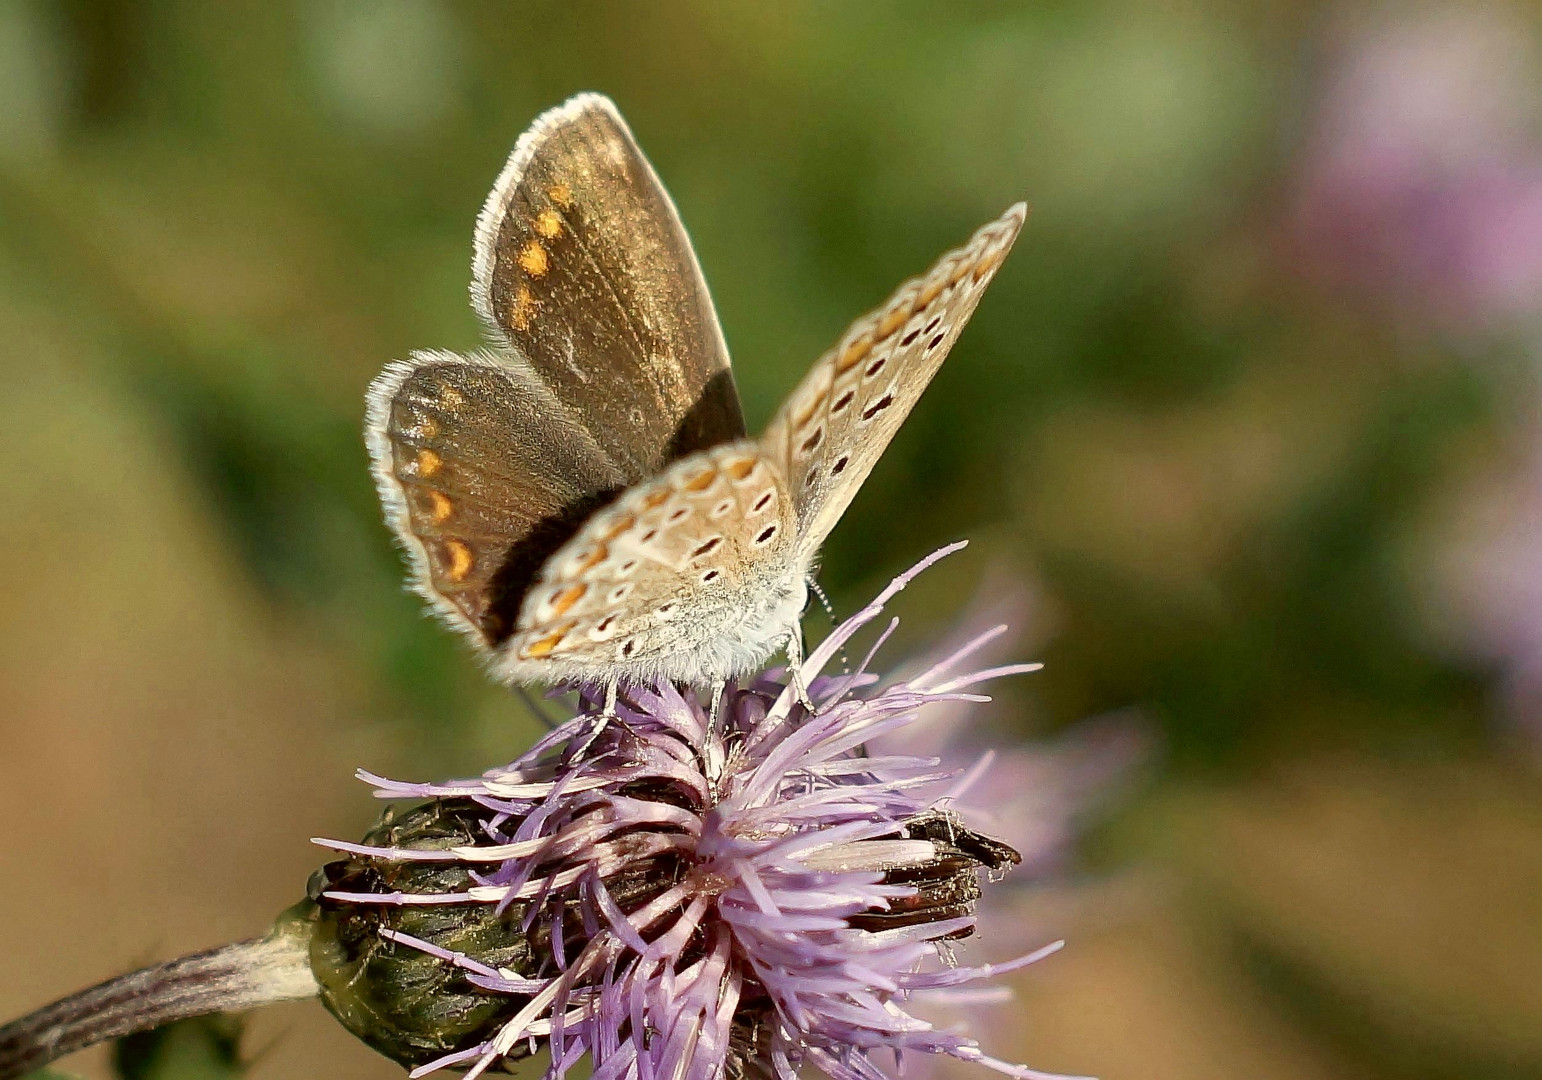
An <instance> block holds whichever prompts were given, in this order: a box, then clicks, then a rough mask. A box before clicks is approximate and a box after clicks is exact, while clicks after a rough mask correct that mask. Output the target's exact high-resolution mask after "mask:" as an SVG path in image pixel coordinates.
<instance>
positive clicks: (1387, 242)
mask: <svg viewBox="0 0 1542 1080" xmlns="http://www.w3.org/2000/svg"><path fill="white" fill-rule="evenodd" d="M1335 29H1336V31H1337V32H1336V33H1335V34H1333V38H1334V40H1333V41H1332V44H1331V47H1330V48H1329V50H1328V56H1327V58H1326V61H1325V63H1326V69H1325V71H1324V72H1323V75H1322V79H1321V81H1320V84H1319V89H1318V94H1317V99H1316V101H1315V102H1314V103H1313V105H1312V106H1311V108H1310V110H1309V114H1308V116H1307V117H1306V118H1305V119H1304V126H1305V131H1304V145H1303V147H1302V149H1301V152H1300V162H1299V166H1298V171H1297V176H1296V180H1295V194H1294V198H1293V210H1292V214H1291V219H1290V230H1289V232H1290V236H1291V246H1292V249H1293V251H1294V253H1295V254H1296V256H1297V257H1298V258H1299V259H1300V260H1301V262H1302V264H1303V267H1304V268H1305V269H1306V270H1307V272H1309V273H1311V274H1312V275H1313V276H1316V277H1319V278H1321V279H1323V280H1325V281H1326V282H1327V283H1328V284H1330V285H1333V286H1339V285H1345V286H1350V287H1352V288H1353V289H1355V290H1356V291H1358V292H1361V293H1362V294H1370V295H1372V296H1376V297H1380V298H1383V299H1386V300H1388V301H1391V302H1392V303H1394V304H1397V305H1399V306H1400V307H1403V308H1404V309H1405V312H1411V313H1413V314H1416V315H1418V316H1420V317H1426V318H1429V319H1432V320H1433V321H1434V322H1435V324H1436V325H1438V326H1440V327H1441V328H1444V329H1448V330H1452V331H1455V332H1458V333H1463V332H1473V331H1483V330H1488V329H1505V328H1507V327H1509V326H1511V325H1513V324H1514V323H1516V322H1518V321H1520V322H1524V321H1527V320H1530V319H1532V318H1534V317H1535V316H1536V315H1537V314H1538V312H1539V310H1542V141H1539V131H1538V121H1539V119H1542V108H1539V106H1542V99H1539V82H1538V78H1537V72H1538V67H1537V62H1536V60H1537V57H1536V50H1535V47H1534V42H1533V41H1532V35H1531V30H1532V28H1531V26H1530V25H1529V24H1528V23H1527V22H1525V21H1524V20H1522V19H1520V18H1519V17H1517V16H1515V15H1507V14H1506V13H1504V12H1503V11H1500V10H1495V9H1487V8H1484V9H1480V8H1477V7H1466V6H1463V7H1449V8H1421V9H1418V10H1410V9H1404V8H1396V7H1393V8H1388V9H1386V10H1385V11H1384V12H1383V13H1381V14H1380V15H1377V16H1361V17H1359V18H1358V19H1353V20H1345V21H1341V22H1339V23H1338V24H1336V27H1335Z"/></svg>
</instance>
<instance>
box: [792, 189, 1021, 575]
mask: <svg viewBox="0 0 1542 1080" xmlns="http://www.w3.org/2000/svg"><path fill="white" fill-rule="evenodd" d="M1025 215H1026V208H1025V207H1024V206H1023V204H1021V203H1019V204H1017V205H1016V206H1014V207H1012V208H1011V209H1010V210H1008V211H1007V212H1006V213H1005V214H1004V215H1002V216H1001V217H1000V218H999V219H997V220H996V221H993V222H991V223H990V224H988V225H986V226H984V227H983V228H981V229H980V230H979V231H978V232H976V233H975V234H974V236H973V237H972V238H971V239H970V241H969V242H968V243H967V244H965V245H964V246H963V247H961V248H958V249H956V250H954V251H950V252H948V253H947V254H946V255H944V256H943V257H942V258H941V259H939V260H938V261H937V262H936V264H935V265H933V267H932V268H931V270H929V271H928V272H927V273H926V274H925V275H924V276H922V277H919V278H913V279H912V280H910V281H907V282H906V283H905V284H904V285H902V286H900V288H899V289H898V290H896V291H895V293H894V295H893V296H891V297H890V298H889V301H888V302H887V303H886V304H884V305H883V306H882V307H879V308H877V309H875V310H874V311H872V312H870V313H869V314H867V315H865V316H864V317H862V318H861V319H858V320H857V321H856V322H855V323H854V324H853V325H852V327H851V329H849V330H848V331H847V332H846V334H845V336H844V337H843V338H842V339H841V341H840V343H839V344H838V345H836V347H835V348H833V349H831V350H830V351H829V352H828V353H826V354H825V355H824V356H822V357H821V358H820V359H819V362H818V363H816V364H815V365H814V368H813V370H812V371H811V372H810V373H809V374H808V375H807V376H806V377H805V378H804V380H803V382H802V383H800V384H799V386H798V388H797V390H795V391H794V392H793V394H792V396H791V397H790V398H789V399H788V401H787V403H786V404H785V405H783V406H782V408H781V410H780V411H778V413H777V414H776V417H775V418H774V419H773V420H772V422H771V425H770V427H769V428H767V430H766V434H765V436H764V438H763V440H762V442H763V445H764V447H765V450H766V453H767V454H768V455H769V456H771V457H772V458H774V459H775V460H778V461H780V462H781V463H782V466H783V469H784V470H785V472H786V476H787V486H788V488H789V490H790V491H791V493H792V498H793V501H794V504H795V506H796V520H797V531H798V546H799V551H800V554H801V556H802V557H803V558H804V559H805V560H812V558H813V556H814V554H815V553H816V552H817V551H818V549H819V546H820V545H821V544H822V543H823V542H824V539H825V537H826V536H828V535H829V534H830V530H831V529H833V528H834V527H835V524H836V522H837V521H839V520H840V517H841V515H842V514H843V513H844V512H845V510H846V507H847V506H848V505H849V504H850V502H851V500H852V498H853V497H854V496H855V495H856V493H857V490H858V489H859V488H860V487H861V486H862V482H863V481H864V480H866V479H867V476H868V473H870V472H871V471H872V469H873V466H874V465H875V464H876V463H877V461H878V458H879V456H880V455H882V453H883V451H884V448H885V447H887V446H888V445H889V441H890V440H891V439H892V438H893V437H894V433H895V432H896V431H898V430H899V427H900V425H901V424H902V423H903V422H904V420H905V417H906V416H908V415H909V414H910V410H911V408H912V407H913V406H914V405H915V403H916V400H917V399H918V398H919V397H920V396H921V392H922V391H923V390H925V389H926V386H927V384H928V383H930V382H931V380H932V376H934V375H935V374H936V373H937V369H938V368H939V367H941V366H942V361H943V358H944V357H946V356H947V354H948V350H949V349H951V348H952V347H953V342H954V341H955V340H956V339H957V338H958V335H959V332H960V331H961V330H963V328H964V325H965V323H967V322H968V321H969V316H970V315H971V314H973V313H974V309H975V305H976V304H977V303H979V300H980V296H981V294H982V293H984V291H985V288H986V286H987V285H989V284H990V281H991V278H992V277H993V276H994V275H995V273H996V269H997V267H999V266H1000V265H1001V260H1002V259H1004V258H1005V257H1006V254H1007V252H1008V251H1009V250H1010V249H1011V247H1012V242H1013V240H1015V239H1016V238H1017V233H1018V230H1019V229H1021V228H1022V224H1023V219H1024V217H1025Z"/></svg>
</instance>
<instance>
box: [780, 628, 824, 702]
mask: <svg viewBox="0 0 1542 1080" xmlns="http://www.w3.org/2000/svg"><path fill="white" fill-rule="evenodd" d="M787 678H788V681H789V682H791V683H792V692H793V696H794V697H796V698H797V699H798V704H799V705H802V706H803V708H804V710H805V711H806V712H807V713H808V714H809V715H810V716H813V715H814V714H815V713H816V712H818V711H819V710H818V709H816V708H814V703H813V702H812V701H810V700H809V696H808V687H807V686H805V685H803V628H802V627H798V626H795V627H793V629H792V633H790V634H788V635H787Z"/></svg>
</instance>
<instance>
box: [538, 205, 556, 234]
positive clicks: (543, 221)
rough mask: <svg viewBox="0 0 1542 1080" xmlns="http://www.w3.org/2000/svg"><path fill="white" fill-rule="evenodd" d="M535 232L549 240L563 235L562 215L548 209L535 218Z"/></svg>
mask: <svg viewBox="0 0 1542 1080" xmlns="http://www.w3.org/2000/svg"><path fill="white" fill-rule="evenodd" d="M535 231H536V232H537V233H539V234H540V235H541V236H544V237H545V238H546V239H548V240H555V239H556V238H557V237H558V236H560V235H561V234H562V215H561V214H559V213H557V211H555V210H553V209H551V208H550V207H547V208H546V209H545V210H542V211H541V212H540V213H539V214H537V215H536V216H535Z"/></svg>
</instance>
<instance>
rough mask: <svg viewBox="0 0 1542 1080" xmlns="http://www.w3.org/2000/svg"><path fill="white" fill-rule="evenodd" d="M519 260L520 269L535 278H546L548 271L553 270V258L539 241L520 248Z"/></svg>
mask: <svg viewBox="0 0 1542 1080" xmlns="http://www.w3.org/2000/svg"><path fill="white" fill-rule="evenodd" d="M518 259H519V266H520V269H521V270H523V271H524V272H525V273H527V274H529V275H530V276H531V277H533V278H538V277H544V276H545V275H546V271H547V270H550V269H551V256H549V255H547V254H546V249H545V248H544V247H542V246H541V242H540V241H539V240H530V241H527V242H526V244H525V246H524V247H522V248H520V250H519V256H518Z"/></svg>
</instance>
